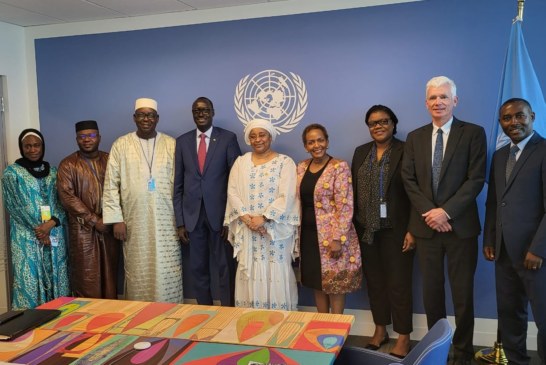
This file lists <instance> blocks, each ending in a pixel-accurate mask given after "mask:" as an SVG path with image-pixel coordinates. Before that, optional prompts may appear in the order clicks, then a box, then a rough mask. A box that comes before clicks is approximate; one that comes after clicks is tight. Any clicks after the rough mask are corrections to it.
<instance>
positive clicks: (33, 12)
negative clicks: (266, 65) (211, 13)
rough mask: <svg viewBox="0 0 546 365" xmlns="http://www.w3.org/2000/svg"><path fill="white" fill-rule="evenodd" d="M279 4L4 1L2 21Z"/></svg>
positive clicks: (26, 23)
mask: <svg viewBox="0 0 546 365" xmlns="http://www.w3.org/2000/svg"><path fill="white" fill-rule="evenodd" d="M275 1H286V0H0V22H4V23H10V24H15V25H19V26H22V27H30V26H36V25H48V24H61V23H73V22H82V21H88V20H103V19H116V18H128V17H136V16H142V15H156V14H165V13H176V12H185V11H192V10H203V9H213V8H227V7H232V6H241V5H252V4H264V3H268V2H275Z"/></svg>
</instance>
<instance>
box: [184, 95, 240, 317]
mask: <svg viewBox="0 0 546 365" xmlns="http://www.w3.org/2000/svg"><path fill="white" fill-rule="evenodd" d="M192 114H193V121H194V122H195V125H196V127H197V128H196V129H194V130H192V131H189V132H187V133H186V134H183V135H181V136H180V137H178V138H177V140H176V153H175V178H174V211H175V213H176V225H177V227H178V237H179V239H180V241H181V242H182V243H183V244H185V245H189V257H190V261H189V265H190V267H189V270H190V272H191V273H192V277H191V281H192V289H193V292H194V295H195V298H196V299H197V303H199V304H204V305H211V304H213V297H212V293H211V284H210V283H211V268H210V263H211V262H212V263H213V264H214V266H215V269H214V271H217V272H218V276H219V281H218V283H219V290H220V293H219V299H220V303H221V304H222V305H225V306H233V304H234V298H233V295H234V281H235V262H234V260H233V248H232V247H231V244H230V243H229V242H228V241H227V236H228V232H227V227H224V226H223V221H224V212H225V208H226V200H227V182H228V177H229V171H230V169H231V166H232V165H233V163H234V162H235V160H236V159H237V157H239V156H240V155H241V150H240V148H239V144H238V143H237V137H236V135H235V134H234V133H232V132H230V131H227V130H225V129H222V128H219V127H213V126H212V119H213V117H214V107H213V104H212V101H210V100H209V99H208V98H206V97H199V98H197V99H196V100H195V101H194V102H193V105H192Z"/></svg>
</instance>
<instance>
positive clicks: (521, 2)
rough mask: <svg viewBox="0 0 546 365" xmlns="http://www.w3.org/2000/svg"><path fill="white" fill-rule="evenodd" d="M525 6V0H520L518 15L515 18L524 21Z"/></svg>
mask: <svg viewBox="0 0 546 365" xmlns="http://www.w3.org/2000/svg"><path fill="white" fill-rule="evenodd" d="M524 7H525V0H518V16H517V18H516V19H514V20H519V21H520V22H522V21H523V8H524Z"/></svg>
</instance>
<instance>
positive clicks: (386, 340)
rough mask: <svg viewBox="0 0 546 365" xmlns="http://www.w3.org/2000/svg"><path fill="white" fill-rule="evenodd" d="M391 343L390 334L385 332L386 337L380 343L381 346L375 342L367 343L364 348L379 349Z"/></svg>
mask: <svg viewBox="0 0 546 365" xmlns="http://www.w3.org/2000/svg"><path fill="white" fill-rule="evenodd" d="M388 343H389V334H388V333H387V334H385V337H383V341H381V342H380V343H379V346H377V345H374V344H373V343H369V344H367V345H366V346H365V347H364V348H365V349H368V350H372V351H377V350H379V349H380V348H381V346H383V345H386V344H388Z"/></svg>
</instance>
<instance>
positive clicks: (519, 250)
mask: <svg viewBox="0 0 546 365" xmlns="http://www.w3.org/2000/svg"><path fill="white" fill-rule="evenodd" d="M509 151H510V144H508V145H507V146H505V147H503V148H501V149H499V150H498V151H497V152H495V154H494V155H493V162H492V165H491V171H490V177H489V190H488V192H487V204H486V206H487V210H486V215H485V230H484V239H483V244H484V246H490V247H495V258H496V259H498V258H499V256H500V253H501V249H500V248H501V242H502V239H503V238H504V244H505V247H506V252H507V253H508V256H510V259H511V261H512V262H513V263H514V264H515V265H518V266H521V265H522V264H523V261H524V258H525V255H526V254H527V251H530V252H531V253H533V254H535V255H538V256H540V257H542V258H546V141H545V140H544V138H542V137H541V136H540V135H539V134H538V133H536V132H535V134H534V135H533V136H532V137H531V139H530V140H529V142H527V145H526V146H525V148H524V149H523V151H521V155H520V156H519V158H518V161H517V162H516V165H515V166H514V170H513V171H512V175H511V176H510V180H508V182H507V183H506V182H505V180H506V178H505V172H506V162H507V161H508V154H509Z"/></svg>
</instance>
